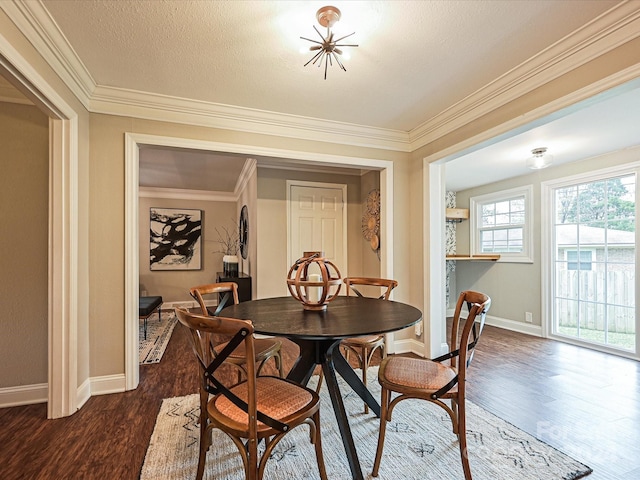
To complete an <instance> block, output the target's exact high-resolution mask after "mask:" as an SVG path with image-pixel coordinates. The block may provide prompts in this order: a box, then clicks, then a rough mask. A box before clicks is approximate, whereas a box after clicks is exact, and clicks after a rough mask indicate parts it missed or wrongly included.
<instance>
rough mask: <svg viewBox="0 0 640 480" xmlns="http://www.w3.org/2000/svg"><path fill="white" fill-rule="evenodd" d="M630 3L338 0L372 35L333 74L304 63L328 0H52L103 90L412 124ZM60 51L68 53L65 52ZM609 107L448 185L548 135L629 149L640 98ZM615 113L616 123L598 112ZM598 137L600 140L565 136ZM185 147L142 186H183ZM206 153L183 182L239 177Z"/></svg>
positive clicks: (508, 144)
mask: <svg viewBox="0 0 640 480" xmlns="http://www.w3.org/2000/svg"><path fill="white" fill-rule="evenodd" d="M633 2H637V0H633ZM633 2H632V3H633ZM620 3H621V2H619V1H617V0H536V1H525V0H516V1H506V0H482V1H480V0H478V1H469V0H462V1H455V0H447V1H445V0H441V1H427V0H425V1H367V2H365V1H341V2H338V3H335V4H334V5H336V6H337V7H338V8H340V9H341V11H342V19H341V20H340V22H338V23H337V25H336V26H335V27H334V31H335V32H336V33H337V34H348V33H351V32H352V31H355V35H353V36H352V37H350V38H349V42H353V43H357V44H358V45H359V46H358V47H357V48H351V49H350V48H345V49H344V50H345V51H346V52H348V53H349V54H350V56H351V59H350V60H348V61H347V62H346V63H345V65H346V68H347V72H343V71H341V70H339V69H338V68H337V67H336V66H333V68H330V70H329V72H328V78H327V80H323V72H322V69H319V68H316V67H315V66H308V67H304V66H303V65H304V63H305V62H306V61H307V60H308V59H309V58H311V54H310V53H309V52H308V51H306V53H301V52H300V50H301V49H308V47H309V45H310V44H309V42H305V41H304V40H301V39H300V36H305V37H309V38H314V35H317V34H316V33H315V31H314V30H313V26H314V25H317V23H316V20H315V13H316V11H317V10H318V8H320V7H322V6H324V5H326V3H325V2H324V1H323V2H317V1H222V0H217V1H192V0H129V1H113V0H84V1H76V0H41V4H42V5H43V6H44V7H45V8H46V9H47V11H48V12H49V14H50V15H51V18H52V20H53V22H54V24H55V25H57V27H58V28H59V29H60V32H61V34H62V36H63V38H64V40H65V41H66V42H68V44H69V46H70V47H71V50H70V51H72V52H74V53H75V55H77V57H78V58H77V61H79V63H80V64H81V65H82V66H83V68H85V69H86V71H87V72H88V75H89V76H90V78H91V80H92V82H93V83H94V84H95V86H96V87H104V88H112V89H119V90H120V91H122V92H128V93H129V94H131V95H133V96H135V94H136V93H138V92H139V93H149V94H154V95H158V96H160V97H164V98H169V99H170V98H183V99H188V100H193V101H201V102H205V103H214V104H219V105H230V106H235V107H244V108H249V109H254V110H258V111H264V112H271V113H273V114H274V115H275V116H274V117H273V118H274V119H276V121H277V118H278V117H277V115H281V114H283V115H296V116H301V117H305V118H312V119H317V120H318V121H320V122H321V121H325V120H326V121H333V122H344V123H347V124H352V125H360V126H365V127H375V128H383V129H389V130H391V131H394V132H405V133H406V132H412V131H415V130H416V129H418V128H419V127H420V126H423V125H425V124H426V123H427V122H429V121H432V120H433V119H434V118H438V115H442V114H443V112H447V110H448V109H450V108H451V107H452V106H455V105H456V104H459V102H461V101H464V100H465V98H467V97H468V96H469V95H472V94H474V92H478V91H479V90H480V89H482V88H483V87H486V86H487V85H490V84H491V83H492V82H495V81H496V80H498V79H500V77H501V76H503V75H505V74H508V73H509V72H510V71H512V70H513V69H514V68H517V67H518V66H519V65H521V64H523V62H526V61H530V60H531V59H532V58H535V57H536V55H538V54H539V53H540V52H543V51H544V50H545V49H548V48H550V47H552V46H553V44H554V43H555V42H558V41H560V40H562V39H563V38H565V37H567V36H570V35H574V34H575V33H576V32H577V31H579V30H580V29H581V28H582V27H583V26H585V25H588V24H589V23H590V22H591V21H593V20H594V19H596V18H597V17H598V16H599V15H601V14H603V13H605V12H606V11H607V10H609V9H610V8H612V7H614V6H616V5H618V4H620ZM638 4H639V5H640V2H639V3H638ZM321 31H322V29H321ZM51 38H53V37H51ZM59 51H60V52H61V53H62V54H63V55H65V53H64V52H65V51H66V50H65V49H61V50H59ZM73 64H74V63H73V62H70V65H73ZM627 90H628V89H627ZM635 92H636V93H635V94H630V96H629V97H627V100H628V102H629V104H632V105H637V104H638V103H637V100H636V98H638V97H639V95H638V92H640V90H638V89H636V90H635ZM606 105H607V104H606V103H602V104H601V106H600V109H601V110H597V109H584V110H582V111H578V110H579V109H578V107H579V106H575V107H574V108H573V109H572V110H571V111H570V112H564V113H562V114H561V115H555V116H554V118H553V119H547V120H548V121H549V122H551V121H552V120H553V122H556V121H562V123H546V122H547V120H544V121H539V122H538V125H537V126H536V128H535V129H533V128H532V129H530V130H528V131H524V132H521V134H520V135H515V136H510V138H507V141H505V142H503V141H500V142H496V141H491V142H488V144H487V145H483V146H482V148H472V149H470V150H471V151H470V152H468V153H467V154H465V155H464V156H462V157H460V158H459V159H456V160H454V161H451V162H449V163H447V188H449V189H453V190H459V189H463V188H469V187H472V186H474V185H478V184H482V183H488V182H491V181H495V180H500V179H502V178H508V177H510V176H515V175H522V174H524V173H527V170H526V169H524V166H523V164H524V158H526V156H527V155H528V153H529V152H530V150H531V149H532V148H535V147H539V146H547V147H549V148H550V150H552V151H553V153H554V154H555V155H556V163H563V162H567V161H573V160H576V159H579V158H585V157H587V156H592V155H593V153H594V147H593V146H594V145H597V149H596V150H597V151H601V150H604V149H609V150H611V149H617V148H624V147H625V146H628V144H629V142H630V141H631V142H633V141H635V140H634V139H631V140H630V139H629V135H628V132H627V131H628V125H638V124H640V117H639V115H640V109H639V108H633V109H629V108H628V109H626V110H627V111H624V112H620V109H619V102H618V104H612V106H611V107H607V106H606ZM612 108H615V109H617V110H615V112H611V109H612ZM594 112H595V113H594ZM603 112H607V113H606V115H607V118H608V121H607V123H606V125H605V126H604V127H605V128H602V123H601V122H599V118H598V116H594V115H603V114H604V113H603ZM635 112H638V113H637V114H636V113H635ZM594 121H595V122H596V123H595V124H594ZM616 122H621V123H620V125H621V126H622V127H621V128H619V127H618V124H617V123H616ZM594 125H595V126H596V127H594ZM597 127H601V128H597ZM523 130H527V129H523ZM618 130H621V131H619V132H618ZM585 132H588V133H585ZM612 132H614V133H616V135H613V134H611V133H612ZM585 135H588V137H589V140H590V142H586V141H577V140H576V141H573V142H569V143H566V142H565V143H562V142H561V141H560V140H561V138H563V139H566V138H573V139H579V138H580V137H582V139H581V140H584V137H585ZM632 137H633V136H632ZM561 143H562V148H561V149H556V147H557V146H558V145H559V144H561ZM636 143H637V141H636ZM554 149H555V150H554ZM177 153H179V152H175V151H173V152H171V153H170V154H165V155H164V156H160V155H159V156H158V160H157V162H159V163H156V164H153V163H148V162H147V160H146V158H144V156H143V157H141V158H142V163H141V171H140V178H141V182H142V184H143V185H144V184H148V185H155V186H161V185H164V184H167V183H171V182H170V180H167V179H170V178H171V172H172V168H173V169H175V164H176V162H178V161H179V160H176V154H177ZM202 153H203V152H200V154H201V155H199V156H198V159H196V158H195V156H196V155H195V152H187V153H186V155H190V161H188V162H184V163H181V168H180V175H181V177H179V178H178V180H177V181H176V183H177V184H179V185H180V186H181V187H179V188H195V189H201V188H200V187H201V186H202V185H203V183H205V184H206V186H208V187H209V188H207V189H209V190H221V191H230V190H229V189H230V185H231V184H232V183H233V178H231V176H229V178H227V176H226V175H223V176H217V175H214V176H211V178H209V177H210V176H209V174H204V175H203V174H202V171H203V170H201V165H204V164H205V163H206V164H207V165H208V167H207V169H208V170H207V171H209V172H211V171H220V170H221V168H222V167H221V166H220V165H226V164H228V163H229V162H230V161H231V162H233V161H235V160H238V159H237V158H236V157H233V156H228V155H226V156H225V155H222V156H220V155H218V154H216V153H215V152H214V153H212V154H204V155H202ZM185 158H186V157H185ZM266 161H267V160H266V159H258V162H259V164H260V163H261V162H266ZM268 161H270V162H272V163H278V162H279V160H278V159H268ZM210 162H222V163H217V164H216V166H211V163H210ZM225 162H226V163H225ZM239 163H243V162H238V164H239ZM263 164H264V163H263ZM283 164H287V162H283ZM187 165H188V167H187ZM203 168H204V167H203ZM235 170H236V171H237V170H238V165H237V164H236V165H235ZM162 175H164V177H162ZM230 175H231V174H230ZM161 177H162V178H161ZM223 177H224V178H223ZM216 178H220V180H222V181H223V184H224V185H223V184H218V183H216V180H215V179H216Z"/></svg>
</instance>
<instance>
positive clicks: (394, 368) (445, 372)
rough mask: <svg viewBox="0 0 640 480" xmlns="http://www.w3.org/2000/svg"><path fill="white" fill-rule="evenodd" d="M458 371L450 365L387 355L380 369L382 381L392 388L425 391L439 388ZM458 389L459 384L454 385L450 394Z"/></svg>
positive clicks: (433, 390)
mask: <svg viewBox="0 0 640 480" xmlns="http://www.w3.org/2000/svg"><path fill="white" fill-rule="evenodd" d="M456 373H457V372H456V370H455V369H453V368H451V367H450V366H448V365H442V364H441V363H437V362H430V361H426V360H424V359H422V358H420V359H417V358H406V357H387V358H386V359H385V361H383V362H382V364H381V365H380V369H379V370H378V375H379V381H380V383H381V384H383V383H384V384H387V385H388V388H390V389H391V390H394V391H405V390H408V389H418V390H421V391H423V393H432V392H435V391H437V390H439V389H440V388H441V387H443V386H444V385H446V384H447V383H449V382H450V381H451V380H453V378H454V377H455V376H456ZM457 391H458V385H454V386H453V387H452V388H451V390H449V392H448V394H450V393H456V392H457Z"/></svg>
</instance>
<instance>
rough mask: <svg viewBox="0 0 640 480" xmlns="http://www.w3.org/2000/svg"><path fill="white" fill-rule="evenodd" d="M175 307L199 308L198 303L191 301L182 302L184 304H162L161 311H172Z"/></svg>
mask: <svg viewBox="0 0 640 480" xmlns="http://www.w3.org/2000/svg"><path fill="white" fill-rule="evenodd" d="M176 307H182V308H187V309H188V308H196V307H199V305H198V302H196V301H195V300H193V301H189V300H187V301H184V302H164V303H163V304H162V310H172V309H174V308H176Z"/></svg>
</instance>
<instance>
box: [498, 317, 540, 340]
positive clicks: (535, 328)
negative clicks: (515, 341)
mask: <svg viewBox="0 0 640 480" xmlns="http://www.w3.org/2000/svg"><path fill="white" fill-rule="evenodd" d="M486 324H487V325H491V326H492V327H498V328H504V329H505V330H511V331H512V332H518V333H525V334H527V335H533V336H535V337H542V327H541V326H540V325H531V324H530V323H524V322H517V321H515V320H509V319H508V318H500V317H492V316H490V315H487V320H486Z"/></svg>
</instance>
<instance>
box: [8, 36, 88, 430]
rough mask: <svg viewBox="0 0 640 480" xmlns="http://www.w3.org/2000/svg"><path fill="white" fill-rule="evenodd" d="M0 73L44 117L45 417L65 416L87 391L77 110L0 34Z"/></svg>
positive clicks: (84, 255)
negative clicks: (82, 360) (81, 351)
mask: <svg viewBox="0 0 640 480" xmlns="http://www.w3.org/2000/svg"><path fill="white" fill-rule="evenodd" d="M0 74H2V75H3V76H5V77H6V78H7V80H9V82H10V83H12V84H13V85H14V86H15V87H16V88H17V89H18V90H19V91H20V92H21V93H23V94H24V95H25V96H26V97H27V98H29V100H31V101H32V102H33V103H34V105H35V106H36V107H38V108H39V109H40V110H41V111H42V112H43V113H44V114H45V115H47V116H48V117H49V206H48V208H49V226H48V230H49V233H48V237H49V238H48V252H47V253H48V281H47V283H48V287H47V290H48V293H47V296H48V307H47V312H48V313H47V329H48V334H47V337H48V358H47V364H48V373H47V388H46V397H47V418H60V417H66V416H69V415H71V414H72V413H74V412H75V411H76V410H77V409H78V408H79V407H80V406H81V404H82V403H84V401H86V399H88V397H89V396H90V391H89V389H88V388H87V385H88V384H86V382H85V383H83V387H84V388H83V389H80V390H79V388H78V383H79V379H78V318H79V311H80V310H81V307H82V305H85V306H86V304H84V303H82V304H81V302H84V301H85V300H84V299H86V298H87V297H88V282H81V281H80V277H81V275H80V265H85V266H86V265H87V264H88V260H87V250H86V248H85V246H86V242H84V243H83V242H82V241H81V234H80V230H79V217H80V215H79V205H80V202H79V196H80V188H79V174H78V164H79V161H78V114H77V112H76V111H75V110H74V109H73V108H72V107H71V106H70V105H69V104H68V103H67V102H66V101H64V100H63V99H62V98H61V97H60V95H58V93H57V92H56V91H55V89H54V88H53V87H51V85H50V84H49V83H48V82H47V81H46V80H45V79H44V78H43V77H42V76H41V75H40V74H39V73H38V72H37V71H36V70H35V69H34V68H33V67H32V66H31V65H30V64H29V63H28V62H27V61H26V60H25V59H24V57H22V55H21V54H20V53H18V51H17V50H16V49H15V48H13V46H12V45H11V44H10V43H9V41H8V40H6V39H5V38H4V37H3V36H2V35H1V34H0ZM82 278H85V275H82ZM85 313H86V311H85V312H84V313H83V315H82V316H83V318H86V317H87V315H86V314H85ZM23 396H24V392H22V393H21V397H23ZM34 400H39V398H38V399H34Z"/></svg>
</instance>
